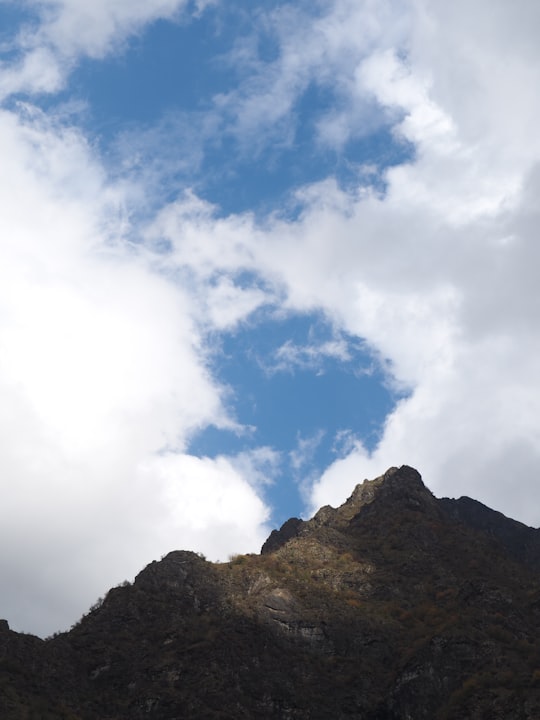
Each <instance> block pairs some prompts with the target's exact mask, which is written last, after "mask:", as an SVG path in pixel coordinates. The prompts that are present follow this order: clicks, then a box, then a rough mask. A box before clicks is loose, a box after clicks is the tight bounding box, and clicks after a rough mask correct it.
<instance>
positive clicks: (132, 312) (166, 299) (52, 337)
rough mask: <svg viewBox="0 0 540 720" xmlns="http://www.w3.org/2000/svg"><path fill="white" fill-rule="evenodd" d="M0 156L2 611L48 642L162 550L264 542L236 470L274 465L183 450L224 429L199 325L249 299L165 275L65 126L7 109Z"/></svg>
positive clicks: (120, 198)
mask: <svg viewBox="0 0 540 720" xmlns="http://www.w3.org/2000/svg"><path fill="white" fill-rule="evenodd" d="M0 154H1V155H2V165H1V168H0V199H1V204H2V207H3V208H4V210H3V212H2V215H1V217H0V237H1V238H2V240H1V242H0V398H1V401H0V450H1V451H0V456H1V458H2V459H1V462H0V466H1V467H0V470H1V472H0V475H1V477H2V498H3V500H2V504H1V507H0V528H1V531H0V535H1V540H2V542H1V543H0V544H1V547H2V548H3V551H2V552H1V553H0V567H1V572H2V577H3V582H4V592H3V595H2V607H1V608H0V614H1V615H2V616H6V617H8V618H9V620H10V622H11V623H12V625H13V626H14V627H15V628H21V629H24V630H34V631H37V632H45V633H46V632H51V631H54V630H57V629H59V628H63V627H65V626H66V623H67V622H68V620H71V621H74V620H76V619H77V617H78V616H80V614H81V613H82V612H83V611H84V610H85V609H87V607H88V606H89V604H90V603H91V602H93V600H94V599H95V597H96V596H97V595H98V594H100V593H102V592H103V591H104V590H105V589H106V588H107V587H108V586H109V585H111V584H113V583H116V582H119V581H121V580H123V579H124V577H126V575H128V576H129V575H133V574H134V573H135V572H136V571H137V570H139V569H140V568H141V566H142V565H143V564H144V563H145V562H147V561H150V560H151V559H154V558H156V557H159V555H161V554H163V553H165V552H168V551H169V550H170V549H172V548H174V547H189V548H193V549H197V550H200V551H203V552H206V553H207V554H208V555H209V556H210V557H213V558H216V557H220V558H222V559H224V557H223V553H227V552H233V551H235V552H238V551H241V550H246V551H247V550H257V549H258V548H259V547H260V544H261V543H262V541H263V540H264V536H265V534H266V532H265V527H264V523H265V522H266V517H267V510H266V508H265V506H264V504H263V502H262V501H261V500H260V499H259V497H258V494H257V492H258V491H257V489H256V488H255V487H254V486H253V485H252V484H251V483H252V479H251V478H250V477H249V473H250V471H251V470H254V469H255V468H258V476H257V477H258V478H259V479H261V478H262V477H263V475H264V472H265V471H266V470H268V469H269V468H270V464H269V462H270V458H269V457H266V459H265V461H264V462H263V460H264V458H262V457H261V458H255V457H253V458H251V461H250V462H247V459H244V460H243V461H242V459H239V460H238V461H237V462H236V464H233V462H232V461H231V460H228V459H226V458H218V459H216V460H209V459H202V460H198V459H196V458H191V457H189V456H187V455H186V454H185V447H186V443H187V441H188V439H189V437H190V436H191V434H192V433H193V432H194V431H196V430H197V429H199V428H201V427H204V426H206V425H207V424H214V425H216V426H218V427H229V428H231V429H234V428H235V423H234V422H233V421H232V420H231V419H230V418H229V417H228V416H227V414H226V411H225V410H224V408H223V406H222V395H223V393H224V389H223V388H221V387H220V386H219V385H218V384H217V383H216V382H215V381H214V380H213V379H212V377H211V376H210V374H209V371H208V369H207V364H208V363H207V360H208V359H207V357H206V351H205V348H204V343H203V336H202V334H201V328H203V327H206V328H214V327H217V328H219V329H220V328H222V327H223V326H224V325H227V326H228V325H229V324H230V323H231V322H233V321H238V320H239V319H241V318H242V317H244V316H245V314H248V313H249V312H250V311H251V309H252V307H253V306H254V305H256V303H257V302H258V300H259V298H258V296H257V297H256V296H255V294H254V293H253V292H251V293H250V292H246V297H243V296H242V294H241V293H240V291H236V290H234V288H233V287H232V286H228V285H227V284H226V283H225V281H224V282H223V283H221V284H218V285H216V286H215V290H216V293H217V296H216V297H215V301H214V303H212V302H211V300H210V299H209V298H208V297H204V298H203V299H200V300H199V299H198V297H197V291H198V287H197V286H190V285H189V283H183V282H182V278H181V277H176V276H175V277H172V276H168V275H166V274H162V273H161V272H160V255H159V254H157V255H156V254H153V253H152V252H150V251H148V250H147V249H145V248H144V247H143V246H141V245H136V244H133V243H131V242H129V237H128V235H127V234H126V233H127V232H128V231H129V226H127V227H126V211H125V210H124V207H125V206H126V205H128V206H129V203H130V197H129V194H128V190H127V188H126V187H122V186H121V185H120V186H118V185H117V186H112V185H110V184H109V183H108V182H107V180H106V178H105V176H104V173H103V171H102V169H101V167H100V164H99V161H98V160H96V158H95V157H94V156H93V153H92V150H91V148H90V147H89V146H88V145H87V144H86V142H85V140H84V138H83V137H82V136H81V135H80V134H79V133H78V132H76V131H75V130H73V129H70V128H65V127H63V126H61V125H57V124H55V123H54V122H53V121H50V120H48V119H46V118H45V117H44V116H43V115H42V114H40V113H39V112H37V111H33V110H32V109H31V108H26V109H25V108H22V109H20V111H19V113H18V114H16V113H13V112H7V111H3V112H1V113H0ZM246 298H248V300H246ZM214 304H215V305H216V306H219V312H218V309H217V307H214ZM265 462H266V465H265ZM253 482H255V479H254V480H253ZM36 566H37V568H36ZM21 596H24V597H25V598H26V600H25V601H24V602H21V600H20V598H21Z"/></svg>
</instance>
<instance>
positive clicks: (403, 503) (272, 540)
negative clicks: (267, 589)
mask: <svg viewBox="0 0 540 720" xmlns="http://www.w3.org/2000/svg"><path fill="white" fill-rule="evenodd" d="M397 508H401V509H404V508H408V509H411V510H424V511H433V512H436V509H435V508H436V500H435V498H434V497H433V495H432V493H431V492H430V491H429V490H428V489H427V488H426V486H425V485H424V483H423V481H422V477H421V475H420V473H419V472H418V471H417V470H415V469H414V468H412V467H409V466H408V465H402V466H401V467H399V468H397V467H391V468H389V469H388V470H387V471H386V472H385V473H384V474H383V475H381V476H379V477H377V478H375V479H374V480H364V481H363V482H362V483H359V484H358V485H356V487H355V488H354V490H353V492H352V494H351V495H350V497H349V498H348V499H347V500H346V501H345V502H344V503H343V504H342V505H340V506H339V507H338V508H334V507H332V506H331V505H325V506H324V507H322V508H320V510H318V511H317V512H316V513H315V515H314V516H313V518H312V519H311V520H307V521H305V520H299V519H298V518H291V519H290V520H287V522H286V523H284V524H283V525H282V526H281V528H280V529H279V530H273V531H272V533H271V534H270V537H269V538H268V539H267V541H266V542H265V543H264V545H263V547H262V549H261V553H262V554H267V553H270V552H275V551H276V550H278V549H279V548H280V547H282V546H283V545H284V544H286V543H287V542H289V541H290V540H292V539H293V538H295V537H298V536H300V535H306V534H311V533H312V532H316V531H317V528H321V527H329V528H335V529H341V530H343V529H345V528H346V527H348V526H349V525H350V524H351V523H352V522H353V521H354V522H359V521H360V517H361V516H362V517H363V516H365V515H366V514H370V513H371V512H381V513H385V512H386V513H388V512H390V511H391V510H394V509H397Z"/></svg>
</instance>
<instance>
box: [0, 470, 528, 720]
mask: <svg viewBox="0 0 540 720" xmlns="http://www.w3.org/2000/svg"><path fill="white" fill-rule="evenodd" d="M539 550H540V539H539V537H538V531H537V530H534V529H532V528H527V527H526V526H524V525H522V524H520V523H516V522H515V521H513V520H510V519H509V518H505V517H504V516H503V515H501V514H500V513H496V512H495V511H493V510H490V509H489V508H486V507H485V506H483V505H481V504H480V503H476V501H473V500H470V499H468V498H460V499H459V500H450V499H442V500H440V499H437V498H435V497H434V496H433V495H432V493H431V492H430V491H429V490H428V489H427V488H426V487H425V486H424V484H423V482H422V479H421V477H420V475H419V474H418V473H417V472H416V470H413V469H412V468H409V467H406V466H404V467H402V468H399V469H398V468H391V469H390V470H389V471H388V472H386V473H385V474H384V475H383V476H381V477H380V478H377V479H375V480H372V481H365V482H363V483H362V484H360V485H357V486H356V488H355V489H354V491H353V493H352V495H351V497H350V498H349V499H348V500H347V502H345V503H344V504H343V505H342V506H341V507H339V508H337V509H336V508H331V507H329V506H328V507H324V508H321V510H319V512H318V513H317V514H316V515H315V516H314V517H313V518H312V519H311V520H308V521H303V520H299V519H294V518H293V519H291V520H289V521H287V522H286V523H285V524H284V525H283V526H282V528H281V529H280V530H276V531H274V532H273V533H272V534H271V535H270V537H269V538H268V540H267V542H266V543H265V544H264V546H263V548H262V551H261V554H260V555H241V556H238V557H236V558H234V559H233V560H231V561H230V562H228V563H222V564H213V563H209V562H206V561H205V560H204V559H203V558H201V557H199V556H198V555H196V554H195V553H191V552H183V551H175V552H172V553H169V554H168V555H167V556H166V557H164V558H163V559H162V560H161V561H159V562H154V563H151V564H150V565H149V566H148V567H146V568H145V569H144V570H143V571H142V572H141V573H140V574H139V575H138V576H137V577H136V579H135V581H134V582H133V584H131V585H124V586H121V587H118V588H113V589H112V590H110V591H109V593H108V594H107V596H106V597H105V599H104V601H103V602H102V603H101V605H100V606H99V607H95V608H94V609H92V610H91V611H90V612H89V613H88V615H86V616H85V617H84V618H83V619H82V620H81V621H80V622H79V623H78V624H77V625H76V626H75V627H73V628H72V629H71V630H70V631H69V632H67V633H62V634H60V635H58V636H56V637H53V638H50V639H48V640H40V639H39V638H35V637H32V636H28V635H24V634H18V633H14V632H12V631H10V630H9V627H8V625H7V623H6V622H0V717H2V718H5V719H6V720H12V719H15V718H17V719H18V718H40V719H42V720H48V719H52V718H58V719H64V720H127V719H129V720H138V719H139V718H154V719H156V720H174V719H176V720H179V719H180V718H209V719H210V718H222V719H224V718H231V720H232V718H235V719H236V718H276V719H277V718H294V719H298V720H304V719H306V720H307V719H308V718H309V719H310V720H318V719H320V720H322V719H323V718H324V719H326V718H329V717H332V718H335V719H338V720H340V719H346V718H357V719H361V720H408V719H410V720H412V719H414V720H423V719H425V720H466V719H467V718H471V720H480V719H482V720H483V719H484V718H489V719H490V720H497V718H501V719H502V718H504V720H533V718H535V719H537V718H538V717H540V648H539V647H538V643H537V637H538V631H539V629H540V582H539V577H538V563H539V557H540V553H539Z"/></svg>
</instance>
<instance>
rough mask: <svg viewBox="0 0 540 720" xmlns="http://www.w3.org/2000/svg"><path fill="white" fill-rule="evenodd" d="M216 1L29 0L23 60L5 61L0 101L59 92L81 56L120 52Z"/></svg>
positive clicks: (15, 45) (21, 39) (16, 42)
mask: <svg viewBox="0 0 540 720" xmlns="http://www.w3.org/2000/svg"><path fill="white" fill-rule="evenodd" d="M214 2H215V0H197V1H196V2H190V1H189V0H150V1H149V0H93V1H92V2H87V1H86V0H27V2H26V3H25V10H26V12H28V13H30V12H31V11H32V12H33V13H34V16H33V17H32V20H31V21H27V22H26V24H24V25H23V26H22V28H21V29H20V30H19V32H18V34H17V36H16V37H14V38H13V39H12V40H11V46H12V49H13V50H16V51H17V53H16V54H17V55H18V56H19V57H18V59H17V60H16V61H15V62H14V63H8V62H5V63H4V65H3V67H2V77H1V78H0V97H6V96H7V95H10V94H12V93H17V92H26V93H43V92H46V93H48V92H55V91H58V90H60V89H61V88H62V87H63V85H64V83H65V81H66V79H67V76H68V75H69V72H70V71H71V69H72V68H73V66H74V65H75V64H76V63H77V61H78V60H79V59H80V58H81V57H90V58H94V59H101V58H103V57H105V56H106V55H108V54H110V53H119V51H120V50H122V49H123V47H124V44H125V42H126V40H127V39H128V38H129V37H130V36H132V35H134V34H136V33H138V32H141V31H142V30H143V29H144V27H145V26H146V25H148V24H149V23H152V22H154V21H155V20H158V19H167V20H174V19H180V18H181V17H182V13H184V12H185V11H190V12H191V14H193V15H195V16H196V15H198V14H200V13H201V12H202V11H203V10H204V9H205V7H207V6H209V5H212V4H214Z"/></svg>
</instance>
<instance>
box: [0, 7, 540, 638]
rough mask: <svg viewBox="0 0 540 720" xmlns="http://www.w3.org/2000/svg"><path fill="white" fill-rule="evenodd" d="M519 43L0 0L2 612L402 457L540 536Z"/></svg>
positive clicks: (434, 28) (530, 191) (65, 594)
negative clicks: (537, 528)
mask: <svg viewBox="0 0 540 720" xmlns="http://www.w3.org/2000/svg"><path fill="white" fill-rule="evenodd" d="M539 24H540V10H538V5H537V4H536V3H535V2H532V0H518V2H517V5H516V4H513V5H512V7H510V6H509V5H508V3H505V2H504V0H489V2H488V0H478V2H477V3H475V5H474V7H471V6H470V3H466V2H465V0H456V2H453V3H433V2H431V1H430V0H429V1H428V0H415V2H411V1H410V0H377V1H376V2H373V1H372V0H360V1H359V0H332V1H331V2H324V3H319V2H316V3H313V2H303V0H296V1H293V0H275V1H274V2H265V3H264V4H263V3H257V2H251V1H250V2H247V1H245V0H230V1H229V2H226V3H225V2H223V1H222V0H199V1H198V2H190V1H188V0H144V2H143V0H108V2H104V1H103V2H102V1H101V0H99V1H97V0H96V2H94V3H92V4H90V3H88V2H87V0H27V1H26V2H25V3H17V2H12V1H11V0H0V207H1V208H2V213H1V214H0V476H1V477H2V483H3V485H2V491H3V497H4V499H5V500H4V502H3V505H2V508H0V534H1V540H2V542H1V543H0V547H4V548H5V550H4V552H3V553H0V575H1V576H2V577H3V578H5V587H4V588H3V593H2V604H1V605H0V616H5V617H6V618H7V619H8V620H9V621H10V622H11V624H12V625H13V626H14V627H16V628H17V629H22V630H29V631H34V632H38V633H41V634H46V633H47V632H52V631H55V630H57V629H59V628H63V627H67V626H68V625H69V624H70V623H71V622H73V621H74V620H75V619H76V618H77V617H78V616H79V615H80V614H81V613H82V612H84V611H85V610H86V608H87V607H88V606H89V605H90V604H91V603H92V602H93V601H94V600H95V598H96V597H98V596H99V595H102V594H103V592H104V590H105V589H106V588H107V587H109V586H111V585H114V584H115V583H118V582H121V581H122V580H124V579H125V578H126V577H132V576H133V575H134V574H135V573H136V572H138V570H140V568H141V567H142V566H143V565H144V564H145V563H147V562H149V561H151V560H153V559H155V558H156V557H160V556H161V555H162V554H164V553H166V552H169V551H170V550H171V549H173V548H185V549H193V550H197V551H201V552H204V553H205V554H206V555H207V556H208V557H209V558H211V559H213V560H226V559H227V557H228V555H229V554H232V553H237V552H256V551H258V550H259V548H260V546H261V544H262V542H263V541H264V540H265V538H266V537H267V535H268V533H269V532H270V530H271V529H272V528H273V527H275V526H277V525H279V524H281V523H282V522H283V521H284V520H286V519H287V518H288V517H289V516H292V515H301V516H308V515H310V514H311V513H313V512H314V511H315V510H316V509H317V508H318V507H320V506H321V505H324V504H332V505H338V504H340V503H341V502H343V501H344V500H345V499H346V498H347V496H348V495H350V493H351V492H352V490H353V488H354V486H355V485H356V483H358V482H361V481H362V480H363V479H364V478H371V477H375V476H377V475H379V474H381V473H383V472H384V471H385V470H386V469H387V468H388V467H389V466H392V465H400V464H404V463H406V464H410V465H413V466H415V467H417V468H418V470H419V471H420V472H421V473H422V475H423V476H424V479H425V481H426V483H427V485H428V486H429V487H430V488H431V489H432V490H433V491H434V492H435V493H436V494H437V495H438V496H442V495H448V496H459V495H469V496H472V497H475V498H476V499H478V500H481V501H482V502H484V503H486V504H488V505H490V506H492V507H495V508H496V509H498V510H501V511H502V512H505V513H506V514H508V515H511V516H513V517H515V518H517V519H520V520H522V521H523V522H527V523H528V524H531V525H535V526H538V525H539V524H540V515H539V512H538V507H539V504H538V502H537V499H538V483H537V480H536V478H537V477H538V471H539V469H540V435H539V431H538V424H537V417H538V413H539V412H540V390H539V387H540V382H539V381H540V377H539V372H540V371H539V369H538V363H537V360H536V358H537V357H538V353H539V351H540V348H539V347H538V344H539V340H538V332H537V318H538V312H539V311H540V294H539V290H538V282H537V277H536V276H537V272H536V268H537V267H538V261H539V259H540V258H539V257H538V253H539V250H538V247H540V245H539V244H538V241H537V240H538V238H537V228H538V211H537V202H536V197H537V189H538V188H537V185H538V177H539V175H538V164H539V161H540V140H539V139H538V133H537V116H538V115H539V114H540V100H538V98H537V96H536V94H535V93H534V92H532V91H531V88H534V87H536V86H537V84H538V81H539V80H540V53H539V51H538V43H537V35H538V26H539ZM21 597H24V598H26V599H25V600H24V602H23V601H21Z"/></svg>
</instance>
